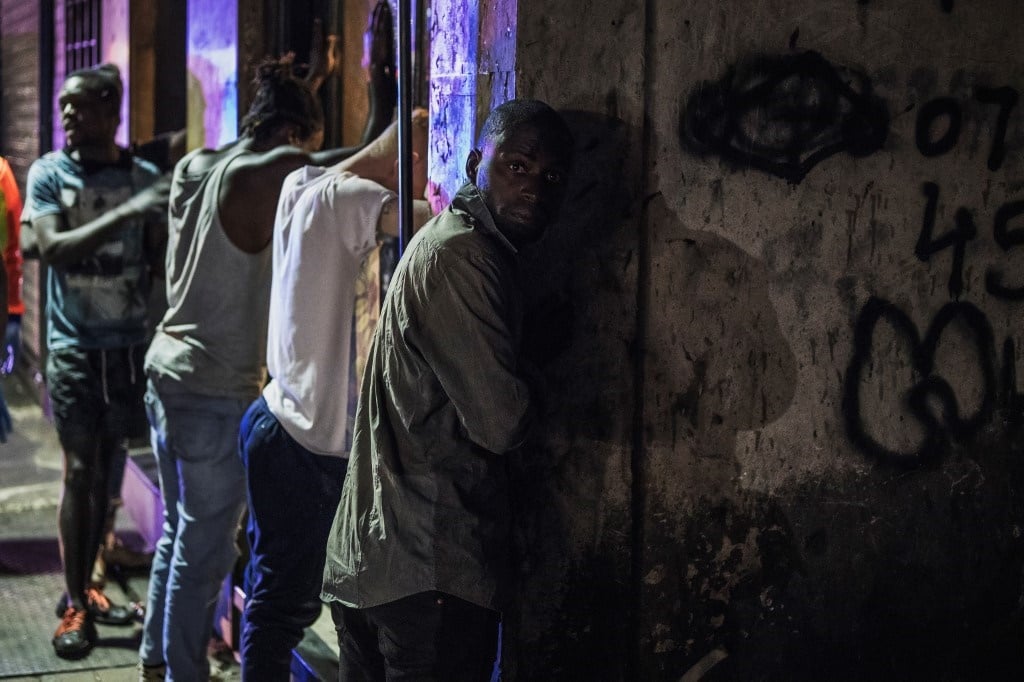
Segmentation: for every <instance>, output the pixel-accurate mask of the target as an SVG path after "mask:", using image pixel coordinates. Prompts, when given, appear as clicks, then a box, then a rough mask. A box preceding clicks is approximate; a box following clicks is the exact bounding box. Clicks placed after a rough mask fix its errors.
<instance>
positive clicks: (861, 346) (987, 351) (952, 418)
mask: <svg viewBox="0 0 1024 682" xmlns="http://www.w3.org/2000/svg"><path fill="white" fill-rule="evenodd" d="M883 324H884V325H887V326H888V327H889V328H890V329H891V330H892V331H893V333H894V336H895V337H896V338H897V339H898V340H899V342H901V343H902V344H904V345H905V347H906V349H907V350H908V351H909V357H910V363H911V367H910V369H911V371H912V373H913V382H912V384H911V385H910V387H909V388H908V389H907V390H906V391H905V392H904V393H903V394H902V395H899V396H896V397H895V398H894V399H895V400H897V401H899V402H900V403H902V404H901V405H898V406H897V405H893V407H894V408H895V409H896V410H897V411H898V410H903V411H904V412H905V413H906V414H907V415H909V416H910V418H911V419H913V420H914V421H916V422H917V424H918V425H919V426H920V429H921V432H922V434H923V435H922V437H921V439H920V441H919V442H918V443H917V444H915V445H913V446H912V447H904V448H900V447H899V446H898V445H897V444H894V443H889V442H886V441H885V440H883V437H881V436H876V435H874V434H872V433H871V429H870V428H869V425H868V424H867V420H866V418H865V415H864V413H865V409H864V408H865V407H866V401H867V400H871V401H872V402H877V401H878V400H879V399H880V398H879V396H877V395H872V396H870V397H869V396H865V395H864V383H865V380H866V379H867V378H868V377H870V376H872V375H874V374H875V373H878V372H885V371H888V370H887V369H886V368H885V364H884V363H877V364H876V360H877V357H876V350H878V348H877V347H876V345H875V341H876V332H877V331H878V329H879V326H880V325H883ZM953 328H958V329H959V332H960V335H959V336H960V337H963V338H966V339H967V343H968V344H969V349H968V350H969V351H970V355H971V357H972V358H973V360H971V362H973V363H975V364H976V366H975V367H974V370H975V376H974V377H971V378H968V379H963V378H960V380H959V381H958V380H956V379H953V378H950V377H945V376H943V369H944V368H943V367H942V366H940V364H939V362H938V361H937V359H936V351H937V349H938V347H939V344H940V342H941V341H942V339H943V338H944V336H945V335H946V334H947V333H948V332H949V331H950V330H951V329H953ZM1015 367H1016V351H1015V348H1014V344H1013V340H1012V339H1010V338H1007V339H1006V340H1005V341H1004V343H1003V371H1002V372H1001V373H999V374H998V375H997V370H996V350H995V341H994V335H993V332H992V325H991V324H990V323H989V321H988V318H987V317H986V316H985V314H984V313H983V312H982V311H981V310H979V309H978V308H977V307H976V306H974V305H973V304H971V303H967V302H964V301H954V302H950V303H947V304H946V305H944V306H943V307H942V308H941V309H940V310H939V312H938V313H937V314H936V315H935V317H934V318H933V319H932V321H931V323H930V325H929V326H928V329H927V331H926V332H925V334H924V336H923V337H922V336H921V334H920V332H919V331H918V328H917V326H916V325H915V324H914V322H913V320H911V319H910V317H909V316H908V315H907V314H906V313H904V312H903V311H902V310H901V309H900V308H899V307H897V306H896V305H895V304H893V303H890V302H889V301H885V300H883V299H881V298H877V297H872V298H871V299H870V300H868V302H867V304H865V306H864V308H863V309H862V310H861V312H860V315H859V316H858V318H857V323H856V326H855V328H854V353H853V358H852V360H851V361H850V366H849V367H848V368H847V370H846V379H845V384H844V387H843V418H844V420H845V422H846V432H847V434H848V435H849V437H850V440H851V441H852V442H853V443H854V445H856V446H857V447H858V448H860V449H861V450H862V451H864V452H866V453H868V454H869V455H871V456H873V457H876V458H878V459H879V460H882V461H886V462H889V463H892V464H896V465H899V466H905V467H918V466H922V465H925V464H928V463H931V462H934V461H936V460H938V459H939V458H940V457H941V456H942V455H943V454H945V453H947V452H948V451H949V449H950V447H951V446H952V445H953V444H956V443H962V442H964V441H966V440H968V439H970V438H971V437H972V436H974V435H975V434H977V433H978V431H979V430H980V429H981V428H982V427H984V426H985V425H986V424H988V423H990V422H991V420H992V417H993V414H994V413H995V411H996V409H997V408H1000V409H1003V410H1008V411H1010V412H1011V413H1012V415H1011V418H1009V419H1008V423H1010V424H1019V423H1020V418H1021V416H1022V415H1021V406H1022V404H1024V402H1022V396H1021V395H1020V394H1019V393H1018V392H1017V390H1016V373H1015ZM893 371H896V370H893ZM1000 378H1001V379H1002V380H1001V381H1000ZM877 380H878V379H877V377H876V381H877ZM966 381H972V382H977V383H976V385H975V386H974V388H973V389H970V390H974V391H977V393H978V394H979V395H980V397H979V398H977V405H976V406H974V407H973V409H972V410H971V411H970V412H969V413H968V414H964V411H963V410H962V408H961V402H962V401H961V397H962V396H963V395H964V394H965V393H967V392H968V390H969V387H967V386H964V385H962V383H963V382H966ZM1013 415H1015V416H1013Z"/></svg>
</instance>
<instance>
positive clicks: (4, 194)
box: [0, 156, 25, 374]
mask: <svg viewBox="0 0 1024 682" xmlns="http://www.w3.org/2000/svg"><path fill="white" fill-rule="evenodd" d="M0 200H2V202H3V206H2V208H0V214H2V215H3V220H0V252H2V253H3V261H4V266H5V267H6V269H7V297H6V298H7V314H8V318H7V324H6V325H5V326H4V328H3V329H4V342H3V347H0V373H3V374H10V373H11V371H12V370H13V369H14V361H15V358H16V355H17V352H18V346H19V343H20V332H21V315H22V313H24V312H25V303H24V301H22V300H21V248H20V247H19V246H18V237H19V233H20V231H21V193H20V192H18V182H17V181H16V180H15V178H14V172H13V171H12V170H11V164H9V163H7V159H5V158H3V157H2V156H0Z"/></svg>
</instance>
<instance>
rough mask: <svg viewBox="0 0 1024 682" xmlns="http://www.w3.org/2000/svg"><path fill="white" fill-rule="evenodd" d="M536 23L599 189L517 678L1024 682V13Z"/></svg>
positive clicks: (522, 46) (535, 482) (637, 4)
mask: <svg viewBox="0 0 1024 682" xmlns="http://www.w3.org/2000/svg"><path fill="white" fill-rule="evenodd" d="M517 11H518V27H517V38H516V50H517V54H516V61H515V64H516V67H515V78H514V81H515V94H516V95H517V96H527V97H539V98H541V99H546V100H548V101H549V102H551V103H553V104H554V105H555V106H556V107H558V108H560V109H562V110H564V111H566V113H567V117H568V118H569V119H570V121H571V122H572V125H573V126H574V127H575V128H576V130H577V134H578V137H579V139H578V144H577V150H578V153H579V154H580V163H579V164H578V165H577V169H578V172H577V177H576V178H575V179H574V181H573V186H572V187H571V189H570V199H569V202H568V207H567V211H566V217H565V220H564V223H563V224H562V225H561V226H560V228H559V229H558V230H557V231H555V232H554V233H552V234H551V235H549V237H548V238H547V239H546V240H545V242H544V243H543V244H542V245H541V247H540V248H538V249H536V250H535V251H534V252H532V253H531V254H530V255H529V258H528V263H527V271H528V277H527V278H526V280H527V282H528V285H527V286H528V289H529V292H528V293H529V299H530V301H531V313H530V321H531V323H532V325H533V329H534V330H535V333H533V334H531V335H530V336H529V337H528V339H527V348H528V351H529V353H530V354H531V357H533V359H534V360H536V361H537V362H538V364H539V365H540V366H541V368H542V370H543V372H544V374H545V376H546V379H547V382H548V391H547V394H548V400H549V404H548V406H547V417H548V418H547V421H546V424H545V426H544V428H543V429H542V433H541V434H539V435H538V438H537V442H536V443H534V445H533V447H532V448H531V449H530V450H529V452H528V453H527V454H525V455H524V456H523V457H521V458H519V459H517V460H516V463H515V467H516V469H517V474H518V476H517V477H518V480H519V486H518V494H519V495H520V500H519V506H518V509H517V515H518V517H517V520H516V521H517V526H518V528H519V537H518V538H517V541H518V544H519V546H520V547H521V550H520V551H521V561H520V566H519V567H520V574H521V579H522V600H521V606H520V608H519V610H518V611H517V612H515V613H512V614H509V616H508V617H507V618H506V628H507V629H508V630H509V632H510V635H511V636H510V637H509V638H508V640H509V641H508V642H507V647H508V649H507V660H506V669H507V670H508V671H509V674H510V676H511V677H512V679H537V680H540V679H545V680H547V679H567V680H568V679H571V680H575V679H614V680H618V679H636V680H679V679H681V678H683V676H684V674H686V673H688V671H689V674H690V677H687V678H685V679H697V678H699V676H700V674H701V673H702V671H707V670H711V671H713V672H710V673H709V674H708V679H716V680H722V679H729V680H755V679H775V680H794V679H830V680H840V679H1018V678H1020V677H1021V675H1024V654H1022V652H1021V647H1020V641H1021V635H1022V634H1024V617H1022V616H1024V612H1022V606H1021V604H1022V603H1024V601H1022V597H1024V590H1022V568H1024V538H1022V537H1021V536H1022V527H1024V496H1022V492H1024V438H1022V431H1024V430H1022V428H1021V427H1022V425H1024V416H1022V408H1024V399H1022V397H1021V395H1020V390H1021V388H1020V381H1019V380H1018V379H1017V378H1016V377H1017V375H1018V374H1020V373H1021V370H1022V360H1021V357H1020V356H1021V353H1020V351H1019V350H1018V349H1019V348H1020V347H1021V343H1022V340H1024V339H1022V324H1021V323H1022V321H1024V317H1022V312H1024V311H1022V300H1024V295H1022V294H1024V274H1022V272H1024V268H1022V266H1021V263H1022V261H1021V257H1022V253H1021V248H1020V246H1019V245H1020V244H1021V243H1024V237H1022V234H1024V163H1022V162H1024V158H1022V151H1024V106H1022V105H1021V104H1019V103H1018V102H1017V96H1018V93H1019V92H1020V91H1021V89H1022V87H1024V82H1022V81H1024V53H1022V52H1021V50H1020V48H1019V43H1020V36H1021V34H1020V27H1021V25H1022V20H1024V6H1022V5H1021V3H1019V2H1017V1H1016V0H991V1H990V2H986V3H984V4H983V5H979V4H977V3H966V2H959V1H956V0H910V1H908V2H901V3H895V2H891V1H889V0H829V1H828V2H824V3H807V2H804V1H802V0H800V1H797V0H776V1H775V2H771V3H765V2H761V1H755V0H735V1H734V2H730V3H718V2H709V1H708V0H674V1H673V2H668V1H664V0H646V1H645V0H615V1H611V2H606V1H604V0H602V1H601V2H597V1H595V0H573V1H572V2H566V3H557V4H554V3H543V2H540V1H539V0H519V2H518V10H517ZM478 71H479V67H478ZM435 77H436V76H435ZM432 106H436V103H435V101H433V100H432ZM434 144H435V145H436V144H437V142H436V141H435V142H434ZM461 154H464V152H462V150H458V153H457V154H455V156H460V155H461ZM460 163H461V162H460Z"/></svg>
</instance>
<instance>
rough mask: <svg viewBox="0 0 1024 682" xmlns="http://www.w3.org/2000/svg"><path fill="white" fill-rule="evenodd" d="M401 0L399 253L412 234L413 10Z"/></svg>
mask: <svg viewBox="0 0 1024 682" xmlns="http://www.w3.org/2000/svg"><path fill="white" fill-rule="evenodd" d="M410 4H411V0H398V256H399V258H401V256H402V254H403V253H404V252H405V247H406V246H407V245H408V244H409V239H410V238H411V237H412V97H413V92H412V32H411V28H412V11H411V7H410Z"/></svg>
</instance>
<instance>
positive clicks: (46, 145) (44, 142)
mask: <svg viewBox="0 0 1024 682" xmlns="http://www.w3.org/2000/svg"><path fill="white" fill-rule="evenodd" d="M53 1H54V0H40V2H39V90H38V97H39V100H38V106H39V147H38V151H39V156H42V155H43V154H45V153H46V152H48V151H50V150H51V149H53V108H54V107H53V70H54V62H55V61H56V56H55V54H54V51H55V49H56V45H54V43H55V42H56V36H55V35H54V33H55V31H54V28H53V22H54V18H55V16H54V15H55V12H54V6H53ZM36 348H38V346H36Z"/></svg>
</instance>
